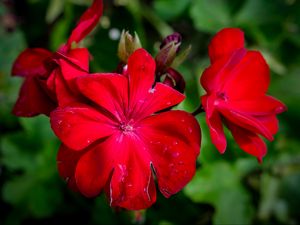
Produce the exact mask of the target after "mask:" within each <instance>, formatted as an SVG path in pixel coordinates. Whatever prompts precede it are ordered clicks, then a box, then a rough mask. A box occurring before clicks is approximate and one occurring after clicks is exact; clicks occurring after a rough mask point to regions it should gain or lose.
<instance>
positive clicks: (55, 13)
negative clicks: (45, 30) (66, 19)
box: [46, 0, 65, 23]
mask: <svg viewBox="0 0 300 225" xmlns="http://www.w3.org/2000/svg"><path fill="white" fill-rule="evenodd" d="M64 5H65V0H51V1H50V3H49V6H48V9H47V13H46V21H47V23H53V22H54V21H55V20H56V19H57V18H58V17H59V15H60V14H62V13H63V11H64Z"/></svg>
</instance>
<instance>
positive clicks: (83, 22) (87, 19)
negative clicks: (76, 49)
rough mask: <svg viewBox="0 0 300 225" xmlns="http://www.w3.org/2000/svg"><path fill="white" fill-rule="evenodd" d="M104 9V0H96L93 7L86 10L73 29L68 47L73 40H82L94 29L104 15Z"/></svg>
mask: <svg viewBox="0 0 300 225" xmlns="http://www.w3.org/2000/svg"><path fill="white" fill-rule="evenodd" d="M102 11H103V3H102V0H94V2H93V4H92V5H91V7H90V8H88V9H87V10H86V11H85V12H84V14H83V15H82V16H81V17H80V19H79V22H78V24H77V26H76V27H75V28H74V29H73V31H72V33H71V35H70V37H69V39H68V42H67V44H66V46H67V48H68V49H69V48H70V47H71V44H72V42H76V43H78V42H80V41H81V40H82V39H83V38H84V37H85V36H87V35H88V34H89V33H90V32H91V31H92V30H93V29H94V27H95V26H96V25H97V23H98V21H99V19H100V17H101V16H102Z"/></svg>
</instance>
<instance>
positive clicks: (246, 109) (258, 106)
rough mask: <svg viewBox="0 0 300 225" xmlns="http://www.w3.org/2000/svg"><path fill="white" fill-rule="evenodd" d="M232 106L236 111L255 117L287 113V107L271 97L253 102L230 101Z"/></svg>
mask: <svg viewBox="0 0 300 225" xmlns="http://www.w3.org/2000/svg"><path fill="white" fill-rule="evenodd" d="M230 106H231V107H232V108H233V109H234V110H236V111H239V112H243V113H247V114H250V115H255V116H264V115H270V114H278V113H282V112H284V111H286V106H285V105H284V104H283V103H282V102H280V101H279V100H277V99H275V98H273V97H271V96H262V97H260V98H256V99H251V100H247V99H243V100H239V101H230Z"/></svg>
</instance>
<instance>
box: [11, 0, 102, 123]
mask: <svg viewBox="0 0 300 225" xmlns="http://www.w3.org/2000/svg"><path fill="white" fill-rule="evenodd" d="M101 15H102V0H94V2H93V4H92V6H91V7H90V8H89V9H88V10H87V11H86V12H85V13H84V14H83V15H82V17H81V18H80V20H79V23H78V24H77V26H76V27H75V29H74V30H73V31H72V33H71V36H70V37H69V39H68V41H67V43H66V44H65V45H63V46H62V47H61V48H60V49H59V50H58V51H57V52H55V53H52V52H50V51H48V50H46V49H42V48H33V49H25V50H24V51H23V52H22V53H21V54H20V55H19V56H18V58H17V59H16V61H15V63H14V65H13V68H12V75H13V76H21V77H24V79H25V80H24V83H23V85H22V87H21V90H20V93H19V98H18V100H17V102H16V104H15V106H14V109H13V113H14V114H15V115H17V116H24V117H31V116H35V115H38V114H46V115H49V114H50V112H51V111H52V110H54V109H55V108H56V107H57V105H58V104H59V105H61V104H65V99H66V98H68V99H69V100H70V99H72V98H73V97H72V96H73V94H72V93H71V91H70V87H69V86H68V85H69V84H70V82H71V81H70V79H69V77H64V76H63V75H62V74H61V72H60V66H59V63H60V60H65V61H67V62H68V63H69V64H72V65H73V66H77V67H80V68H81V69H82V71H86V72H88V58H89V53H88V51H87V49H73V50H71V44H72V43H73V42H76V43H78V42H80V41H81V40H82V39H83V38H84V37H85V36H86V35H87V34H88V33H89V32H90V31H91V30H92V29H93V28H94V27H95V25H96V24H97V22H98V20H99V18H100V16H101ZM56 78H57V79H56ZM56 89H59V90H56ZM61 90H64V91H61ZM57 93H59V94H60V96H59V97H57ZM61 93H66V95H67V94H68V96H62V94H61ZM60 97H63V99H62V100H61V99H60Z"/></svg>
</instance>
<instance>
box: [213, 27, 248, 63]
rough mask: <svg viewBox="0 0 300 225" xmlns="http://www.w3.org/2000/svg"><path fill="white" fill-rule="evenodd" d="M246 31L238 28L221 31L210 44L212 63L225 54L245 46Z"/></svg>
mask: <svg viewBox="0 0 300 225" xmlns="http://www.w3.org/2000/svg"><path fill="white" fill-rule="evenodd" d="M244 41H245V40H244V32H243V31H241V30H240V29H237V28H225V29H223V30H221V31H219V32H218V33H217V34H216V35H215V36H214V37H213V39H212V40H211V42H210V44H209V48H208V51H209V57H210V60H211V62H212V63H214V62H215V61H216V60H218V59H221V58H222V57H224V56H228V55H230V54H232V53H233V52H234V51H237V50H239V49H241V48H244Z"/></svg>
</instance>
